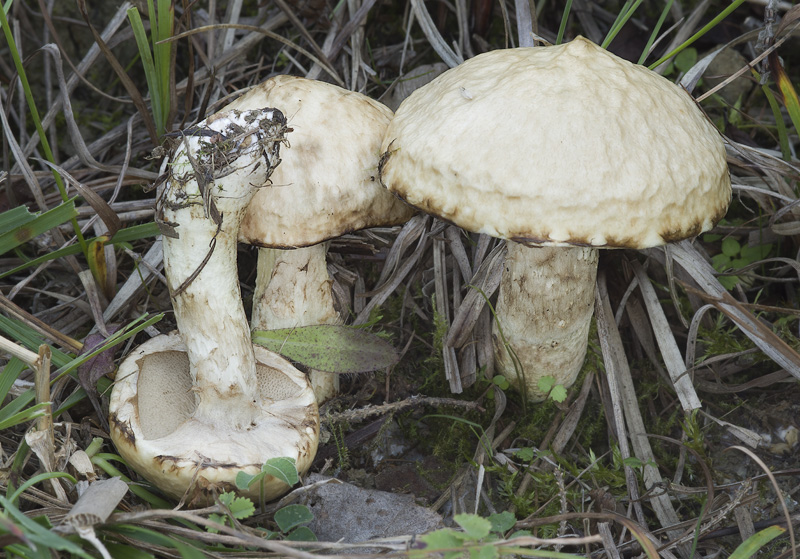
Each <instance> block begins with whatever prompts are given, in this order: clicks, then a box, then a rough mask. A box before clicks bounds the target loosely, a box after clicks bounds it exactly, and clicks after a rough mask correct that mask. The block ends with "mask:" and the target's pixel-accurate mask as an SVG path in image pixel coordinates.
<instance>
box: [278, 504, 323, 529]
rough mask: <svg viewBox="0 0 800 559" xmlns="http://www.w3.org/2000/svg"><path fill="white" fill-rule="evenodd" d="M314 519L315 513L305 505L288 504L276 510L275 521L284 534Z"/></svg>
mask: <svg viewBox="0 0 800 559" xmlns="http://www.w3.org/2000/svg"><path fill="white" fill-rule="evenodd" d="M312 520H314V515H313V514H312V513H311V511H310V510H309V509H308V507H307V506H305V505H288V506H285V507H283V508H282V509H280V510H278V511H276V512H275V523H276V524H277V525H278V528H280V529H281V532H283V533H284V534H286V533H288V532H289V531H290V530H291V529H292V528H296V527H298V526H301V525H303V524H308V523H309V522H311V521H312Z"/></svg>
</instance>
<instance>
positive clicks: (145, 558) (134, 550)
mask: <svg viewBox="0 0 800 559" xmlns="http://www.w3.org/2000/svg"><path fill="white" fill-rule="evenodd" d="M105 546H106V549H107V550H108V553H109V555H111V557H113V558H114V559H155V555H153V554H152V553H148V552H147V551H145V550H143V549H139V548H138V547H133V546H132V545H125V544H121V543H113V542H106V543H105Z"/></svg>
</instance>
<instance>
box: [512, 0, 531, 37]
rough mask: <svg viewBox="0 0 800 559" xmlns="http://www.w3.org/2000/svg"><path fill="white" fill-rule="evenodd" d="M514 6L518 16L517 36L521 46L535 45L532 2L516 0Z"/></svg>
mask: <svg viewBox="0 0 800 559" xmlns="http://www.w3.org/2000/svg"><path fill="white" fill-rule="evenodd" d="M514 8H515V12H516V16H517V37H518V38H519V46H521V47H532V46H533V35H532V32H533V18H532V17H531V4H530V2H528V0H515V2H514Z"/></svg>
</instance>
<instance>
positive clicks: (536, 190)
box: [381, 37, 731, 248]
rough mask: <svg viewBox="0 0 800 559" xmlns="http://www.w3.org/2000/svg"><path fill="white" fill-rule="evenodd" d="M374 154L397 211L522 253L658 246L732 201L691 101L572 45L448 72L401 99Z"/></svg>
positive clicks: (641, 72)
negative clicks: (504, 242)
mask: <svg viewBox="0 0 800 559" xmlns="http://www.w3.org/2000/svg"><path fill="white" fill-rule="evenodd" d="M382 152H384V156H383V162H382V165H381V180H382V182H383V184H384V185H385V186H386V187H387V188H388V189H389V190H390V191H392V192H394V193H395V194H397V195H398V196H400V197H401V198H403V199H404V200H405V201H406V202H408V203H410V204H411V205H413V206H416V207H418V208H420V209H422V210H424V211H426V212H428V213H431V214H434V215H436V216H439V217H441V218H443V219H445V220H448V221H450V222H452V223H455V224H456V225H459V226H460V227H462V228H464V229H467V230H470V231H474V232H479V233H486V234H489V235H492V236H494V237H499V238H504V239H512V240H515V241H518V242H521V243H524V244H528V245H540V246H548V245H549V246H560V245H586V246H594V247H609V248H610V247H620V248H622V247H624V248H647V247H652V246H658V245H661V244H664V243H666V242H671V241H676V240H680V239H684V238H688V237H692V236H695V235H697V234H699V233H701V232H703V231H707V230H708V229H710V228H711V227H713V225H714V224H715V223H716V222H717V221H718V220H719V219H721V218H722V216H723V215H724V214H725V212H726V211H727V207H728V204H729V202H730V197H731V188H730V176H729V173H728V168H727V165H726V161H725V148H724V145H723V141H722V137H721V135H720V134H719V132H718V131H717V130H716V128H715V127H714V126H713V124H712V123H711V122H710V121H709V120H708V119H707V118H706V117H705V115H704V114H703V112H702V111H701V110H700V108H699V107H698V106H697V105H696V104H695V102H694V100H693V99H692V98H691V96H690V95H689V94H688V93H687V92H686V91H685V90H683V89H682V88H680V87H679V86H677V85H675V84H673V83H672V82H670V81H669V80H667V79H665V78H663V77H661V76H660V75H658V74H656V73H655V72H652V71H650V70H648V69H647V68H644V67H643V66H639V65H636V64H633V63H630V62H628V61H625V60H623V59H621V58H619V57H617V56H615V55H613V54H611V53H609V52H607V51H606V50H604V49H601V48H600V47H598V46H596V45H594V44H593V43H591V42H590V41H588V40H586V39H584V38H582V37H578V38H576V39H575V40H573V41H572V42H570V43H567V44H563V45H560V46H553V47H536V48H518V49H506V50H496V51H491V52H488V53H484V54H481V55H478V56H476V57H475V58H472V59H470V60H468V61H467V62H465V63H464V64H461V65H460V66H457V67H456V68H453V69H451V70H448V71H447V72H445V73H444V74H442V75H441V76H439V77H438V78H437V79H435V80H434V81H433V82H431V83H430V84H428V85H426V86H424V87H423V88H421V89H419V90H417V91H416V92H414V93H413V94H412V95H411V96H410V97H409V98H408V99H406V100H405V101H404V102H403V103H402V104H401V106H400V107H399V108H398V110H397V112H396V114H395V118H394V119H393V120H392V122H391V124H390V125H389V129H388V130H387V133H386V136H385V137H384V142H383V146H382Z"/></svg>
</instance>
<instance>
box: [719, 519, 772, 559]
mask: <svg viewBox="0 0 800 559" xmlns="http://www.w3.org/2000/svg"><path fill="white" fill-rule="evenodd" d="M784 532H786V528H781V527H780V526H770V527H769V528H765V529H764V530H761V531H760V532H756V533H755V534H753V535H752V536H750V537H749V538H747V539H746V540H745V541H743V542H742V543H741V544H740V545H739V547H737V548H736V549H735V550H734V551H733V553H731V556H730V557H729V559H749V558H750V557H752V556H753V555H755V554H756V553H758V551H759V550H760V549H761V548H762V547H764V546H765V545H767V544H768V543H769V542H771V541H772V540H774V539H775V538H777V537H778V536H780V535H781V534H783V533H784Z"/></svg>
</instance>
